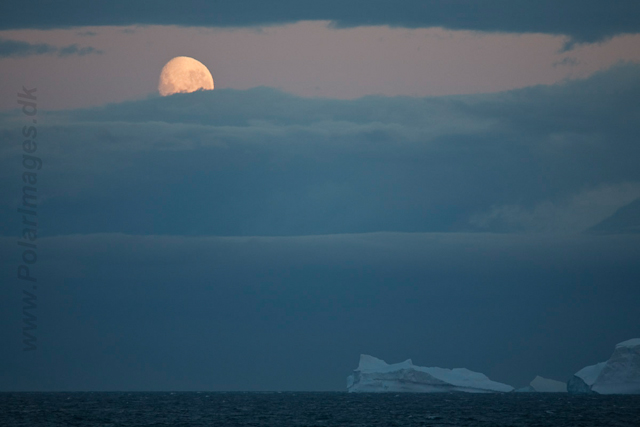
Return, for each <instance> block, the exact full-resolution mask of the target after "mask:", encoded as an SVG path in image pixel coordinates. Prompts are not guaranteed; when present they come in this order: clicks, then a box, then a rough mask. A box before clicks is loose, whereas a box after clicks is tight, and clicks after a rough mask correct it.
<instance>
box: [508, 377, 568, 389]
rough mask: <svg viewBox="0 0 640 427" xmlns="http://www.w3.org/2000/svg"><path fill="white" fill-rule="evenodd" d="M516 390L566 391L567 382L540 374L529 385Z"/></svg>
mask: <svg viewBox="0 0 640 427" xmlns="http://www.w3.org/2000/svg"><path fill="white" fill-rule="evenodd" d="M516 391H517V392H520V393H523V392H524V393H566V392H567V384H566V383H563V382H560V381H556V380H550V379H549V378H544V377H541V376H539V375H538V376H536V377H535V378H534V379H533V380H532V381H531V382H530V383H529V385H528V386H526V387H523V388H519V389H517V390H516Z"/></svg>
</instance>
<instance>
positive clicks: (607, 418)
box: [0, 392, 640, 427]
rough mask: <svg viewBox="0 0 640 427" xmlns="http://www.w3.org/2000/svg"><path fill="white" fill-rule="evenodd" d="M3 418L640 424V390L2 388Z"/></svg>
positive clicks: (38, 422)
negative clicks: (603, 392) (26, 390)
mask: <svg viewBox="0 0 640 427" xmlns="http://www.w3.org/2000/svg"><path fill="white" fill-rule="evenodd" d="M0 426H7V427H8V426H24V427H36V426H82V427H90V426H598V427H603V426H640V396H591V395H589V396H586V395H567V394H543V393H540V394H525V393H522V394H521V393H510V394H462V393H458V394H347V393H338V392H335V393H298V392H283V393H218V392H216V393H212V392H191V393H184V392H176V393H169V392H167V393H164V392H163V393H146V392H144V393H143V392H139V393H122V392H110V393H91V392H86V393H0Z"/></svg>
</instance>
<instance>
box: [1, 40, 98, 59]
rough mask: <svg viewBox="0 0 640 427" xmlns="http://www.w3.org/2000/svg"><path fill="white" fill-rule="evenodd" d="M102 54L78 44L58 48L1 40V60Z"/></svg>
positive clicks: (45, 44)
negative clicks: (41, 56)
mask: <svg viewBox="0 0 640 427" xmlns="http://www.w3.org/2000/svg"><path fill="white" fill-rule="evenodd" d="M101 53H103V52H102V51H101V50H99V49H95V48H93V47H91V46H87V47H80V46H78V45H77V44H71V45H68V46H64V47H57V46H53V45H50V44H47V43H28V42H25V41H19V40H3V39H0V58H21V57H25V56H33V55H52V54H57V55H58V56H60V57H64V56H69V55H78V56H84V55H89V54H101Z"/></svg>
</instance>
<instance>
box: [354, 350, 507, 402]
mask: <svg viewBox="0 0 640 427" xmlns="http://www.w3.org/2000/svg"><path fill="white" fill-rule="evenodd" d="M347 390H348V391H349V392H394V393H397V392H414V393H441V392H449V391H463V392H469V393H495V392H510V391H513V387H511V386H509V385H506V384H502V383H499V382H495V381H491V380H490V379H489V378H487V376H486V375H484V374H481V373H479V372H473V371H470V370H468V369H465V368H456V369H445V368H425V367H422V366H415V365H414V364H413V363H412V362H411V359H408V360H405V361H404V362H401V363H394V364H391V365H390V364H388V363H386V362H385V361H384V360H380V359H378V358H375V357H373V356H369V355H366V354H361V355H360V363H359V364H358V368H357V369H356V370H355V371H353V374H351V375H349V376H348V377H347Z"/></svg>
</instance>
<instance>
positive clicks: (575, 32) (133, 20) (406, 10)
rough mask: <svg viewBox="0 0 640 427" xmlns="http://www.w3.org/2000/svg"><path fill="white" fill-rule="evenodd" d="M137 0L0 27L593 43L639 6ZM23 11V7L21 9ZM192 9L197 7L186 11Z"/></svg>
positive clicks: (13, 20) (6, 9)
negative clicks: (457, 34) (312, 30)
mask: <svg viewBox="0 0 640 427" xmlns="http://www.w3.org/2000/svg"><path fill="white" fill-rule="evenodd" d="M138 3H139V2H137V1H122V0H120V1H117V2H110V3H109V4H108V5H106V4H105V3H92V4H91V5H89V6H88V5H87V4H86V2H80V1H78V0H74V1H69V2H64V4H56V5H55V6H52V5H51V3H49V2H45V1H42V0H31V1H27V2H24V1H7V2H4V3H3V6H2V9H3V10H2V14H0V29H15V28H41V29H43V28H64V27H74V26H96V25H136V24H140V25H154V24H158V25H181V26H206V27H218V26H220V27H243V26H264V25H278V24H285V23H291V22H297V21H302V20H329V21H332V22H333V25H334V26H336V27H352V26H362V25H389V26H399V27H409V28H417V27H444V28H449V29H463V30H476V31H488V32H513V33H547V34H562V35H566V36H568V37H570V38H571V40H572V42H570V43H575V42H596V41H600V40H603V39H606V38H608V37H612V36H615V35H618V34H624V33H637V32H638V31H640V23H639V22H638V20H637V19H635V17H637V16H638V15H639V14H640V5H639V4H638V2H637V1H635V0H618V1H616V2H615V4H609V3H606V2H602V1H600V0H588V1H584V0H583V1H579V0H567V1H563V2H561V3H559V2H557V1H554V0H539V1H535V2H525V1H511V0H489V1H483V2H482V4H478V3H477V2H475V1H472V0H454V1H443V0H428V1H425V0H411V1H404V2H401V3H398V2H394V1H390V0H375V1H363V0H351V1H347V2H345V1H338V0H327V1H323V2H320V3H318V2H316V1H311V0H285V1H279V2H278V3H277V4H267V3H265V2H263V1H258V0H240V1H225V2H213V3H202V2H198V1H190V0H187V1H184V2H180V3H179V4H177V3H175V2H170V1H161V2H156V3H155V6H154V7H153V8H151V9H146V8H141V7H139V6H140V5H139V4H138ZM25 9H27V10H29V12H30V13H29V14H25V13H24V10H25ZM193 11H197V13H193Z"/></svg>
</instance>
